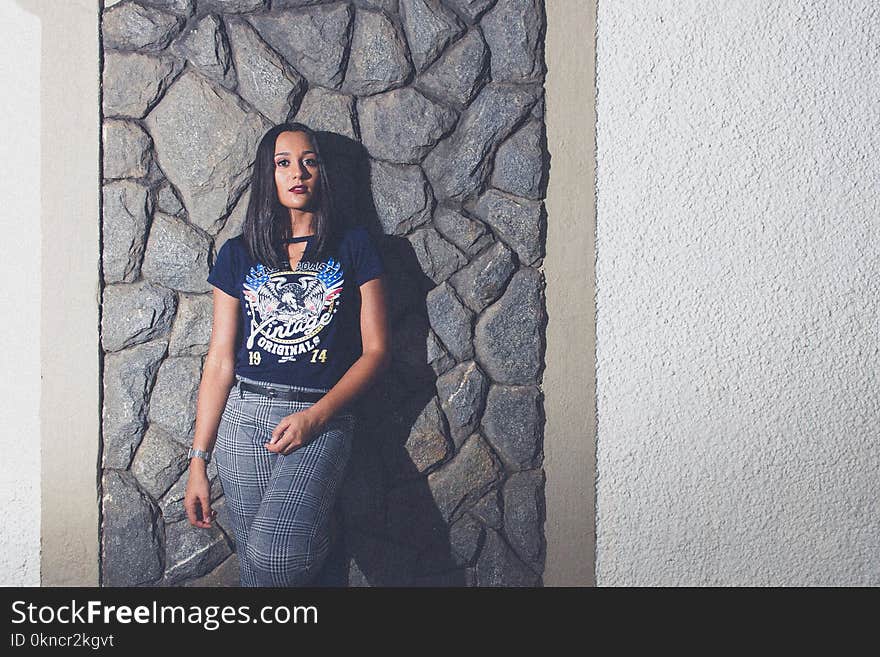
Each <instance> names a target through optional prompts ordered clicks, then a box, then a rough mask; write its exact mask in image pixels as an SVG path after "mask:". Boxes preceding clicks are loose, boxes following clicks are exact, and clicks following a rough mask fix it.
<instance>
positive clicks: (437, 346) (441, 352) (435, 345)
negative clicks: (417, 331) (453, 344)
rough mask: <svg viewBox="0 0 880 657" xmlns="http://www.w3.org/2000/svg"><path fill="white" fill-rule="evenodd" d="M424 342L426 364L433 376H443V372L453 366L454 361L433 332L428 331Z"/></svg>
mask: <svg viewBox="0 0 880 657" xmlns="http://www.w3.org/2000/svg"><path fill="white" fill-rule="evenodd" d="M426 342H427V357H428V364H429V365H430V366H431V369H432V370H433V371H434V374H443V372H445V371H446V370H448V369H449V368H450V367H452V366H453V365H455V359H454V358H452V356H450V355H449V352H448V351H446V348H445V347H444V346H443V343H441V342H440V340H439V339H438V338H437V334H436V333H434V331H431V330H430V329H429V330H428V336H427V338H426Z"/></svg>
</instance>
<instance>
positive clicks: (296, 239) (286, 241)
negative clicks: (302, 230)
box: [281, 235, 314, 244]
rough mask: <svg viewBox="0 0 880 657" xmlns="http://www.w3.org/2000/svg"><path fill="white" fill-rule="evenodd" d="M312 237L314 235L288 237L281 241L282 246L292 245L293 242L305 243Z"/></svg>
mask: <svg viewBox="0 0 880 657" xmlns="http://www.w3.org/2000/svg"><path fill="white" fill-rule="evenodd" d="M313 237H314V235H303V236H302V237H288V238H285V239H283V240H281V242H282V244H292V243H295V242H305V241H306V240H310V239H312V238H313Z"/></svg>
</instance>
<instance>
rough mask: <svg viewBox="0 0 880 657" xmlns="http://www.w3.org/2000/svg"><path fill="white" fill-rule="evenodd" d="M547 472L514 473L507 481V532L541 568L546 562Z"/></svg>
mask: <svg viewBox="0 0 880 657" xmlns="http://www.w3.org/2000/svg"><path fill="white" fill-rule="evenodd" d="M543 528H544V471H543V470H530V471H528V472H514V473H513V474H512V475H510V476H509V477H508V478H507V481H505V482H504V533H505V535H506V536H507V540H508V542H509V543H510V545H511V547H513V549H514V550H516V551H517V553H519V556H520V557H522V559H523V560H524V561H526V562H527V563H530V564H531V565H532V567H533V568H536V569H537V570H538V571H541V570H543V569H544V564H543V558H542V557H543V552H544V542H543V531H542V530H543Z"/></svg>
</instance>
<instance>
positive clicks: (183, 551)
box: [162, 520, 232, 586]
mask: <svg viewBox="0 0 880 657" xmlns="http://www.w3.org/2000/svg"><path fill="white" fill-rule="evenodd" d="M231 553H232V549H231V548H230V547H229V544H228V543H227V541H226V536H225V535H224V534H223V532H222V531H221V530H220V528H219V527H217V526H214V527H211V528H210V529H202V528H200V527H193V526H192V525H190V524H189V521H188V520H180V521H178V522H169V523H166V525H165V563H166V564H167V565H166V568H165V577H164V579H163V581H162V583H163V585H166V586H169V585H174V584H177V583H179V582H181V581H183V580H186V579H190V578H194V577H201V576H203V575H206V574H207V573H209V572H210V571H212V570H213V569H214V568H216V567H217V566H218V565H219V564H220V563H221V562H223V561H224V560H225V559H226V558H227V557H228V556H229V555H230V554H231Z"/></svg>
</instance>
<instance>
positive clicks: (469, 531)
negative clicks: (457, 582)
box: [449, 516, 485, 566]
mask: <svg viewBox="0 0 880 657" xmlns="http://www.w3.org/2000/svg"><path fill="white" fill-rule="evenodd" d="M484 534H485V529H483V527H482V526H481V525H480V523H479V522H477V521H476V520H474V519H473V518H471V517H469V516H463V517H461V518H460V519H459V520H458V521H456V522H454V523H452V526H451V527H450V528H449V545H450V547H452V554H453V556H454V557H455V558H456V561H457V562H458V563H459V564H460V565H462V566H470V565H473V563H474V557H476V556H477V551H478V550H479V548H480V543H481V542H482V540H483V535H484Z"/></svg>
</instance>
